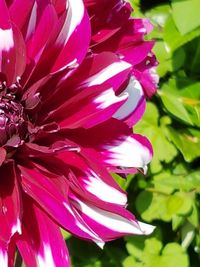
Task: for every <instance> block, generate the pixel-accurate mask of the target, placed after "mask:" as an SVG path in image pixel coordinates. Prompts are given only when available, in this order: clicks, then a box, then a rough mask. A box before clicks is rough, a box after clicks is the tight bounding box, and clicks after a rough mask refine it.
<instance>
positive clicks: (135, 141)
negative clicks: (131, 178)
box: [101, 134, 153, 173]
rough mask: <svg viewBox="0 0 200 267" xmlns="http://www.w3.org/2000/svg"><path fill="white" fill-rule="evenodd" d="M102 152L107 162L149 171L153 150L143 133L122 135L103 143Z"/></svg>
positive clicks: (111, 164) (112, 164)
mask: <svg viewBox="0 0 200 267" xmlns="http://www.w3.org/2000/svg"><path fill="white" fill-rule="evenodd" d="M101 154H102V156H103V158H104V161H105V163H106V164H108V165H110V166H119V167H122V168H131V167H134V168H142V169H143V170H144V173H146V171H147V164H148V163H149V162H150V161H151V159H152V155H153V150H152V146H151V144H150V142H149V141H148V140H147V139H146V138H145V137H144V136H141V135H138V134H132V135H130V136H126V135H121V136H119V137H118V138H117V139H115V140H113V141H112V142H110V143H108V144H104V145H102V151H101Z"/></svg>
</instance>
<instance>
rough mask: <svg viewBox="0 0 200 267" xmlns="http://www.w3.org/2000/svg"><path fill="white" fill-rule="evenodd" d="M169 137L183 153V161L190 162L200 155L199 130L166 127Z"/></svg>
mask: <svg viewBox="0 0 200 267" xmlns="http://www.w3.org/2000/svg"><path fill="white" fill-rule="evenodd" d="M168 130H169V138H170V140H171V141H172V142H173V143H174V144H175V145H176V147H177V148H178V149H179V150H180V152H181V153H182V154H183V157H184V159H185V161H187V162H191V161H193V160H194V159H195V158H197V157H199V156H200V137H199V131H197V130H195V129H187V130H185V129H181V130H175V129H173V128H172V127H169V128H168Z"/></svg>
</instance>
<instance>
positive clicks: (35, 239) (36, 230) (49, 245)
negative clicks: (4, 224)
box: [17, 198, 70, 267]
mask: <svg viewBox="0 0 200 267" xmlns="http://www.w3.org/2000/svg"><path fill="white" fill-rule="evenodd" d="M24 202H25V203H26V205H25V212H24V228H23V232H24V233H23V234H22V237H20V238H19V240H18V241H17V246H18V249H19V251H20V253H21V255H22V256H23V259H24V261H25V264H26V266H39V267H46V266H49V267H55V266H63V267H69V266H70V263H69V255H68V251H67V247H66V244H65V241H64V239H63V237H62V235H61V232H60V229H59V226H57V225H56V224H55V223H54V222H53V221H52V220H51V219H50V218H49V217H48V216H47V215H46V214H45V213H44V212H42V211H41V210H40V209H39V208H38V207H37V206H36V205H34V204H33V203H32V200H30V199H28V198H26V199H25V201H24ZM34 258H35V259H34Z"/></svg>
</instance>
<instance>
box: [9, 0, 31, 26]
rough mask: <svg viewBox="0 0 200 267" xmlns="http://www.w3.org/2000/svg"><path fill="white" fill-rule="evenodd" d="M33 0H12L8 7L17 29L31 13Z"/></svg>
mask: <svg viewBox="0 0 200 267" xmlns="http://www.w3.org/2000/svg"><path fill="white" fill-rule="evenodd" d="M34 2H35V0H26V1H24V0H14V1H12V4H11V6H10V7H9V14H10V18H11V19H12V21H13V22H14V23H15V25H17V27H18V28H19V29H23V27H24V25H25V23H26V22H27V20H28V16H29V15H30V13H31V9H32V7H33V4H34Z"/></svg>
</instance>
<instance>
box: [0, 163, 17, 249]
mask: <svg viewBox="0 0 200 267" xmlns="http://www.w3.org/2000/svg"><path fill="white" fill-rule="evenodd" d="M1 178H2V179H0V200H1V207H0V208H1V212H0V241H1V240H2V242H4V243H5V244H8V243H9V241H10V239H11V237H12V236H13V235H14V234H15V233H19V234H20V233H21V200H20V196H19V188H18V183H17V178H16V172H15V168H14V164H13V162H9V163H7V164H4V165H2V166H1Z"/></svg>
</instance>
